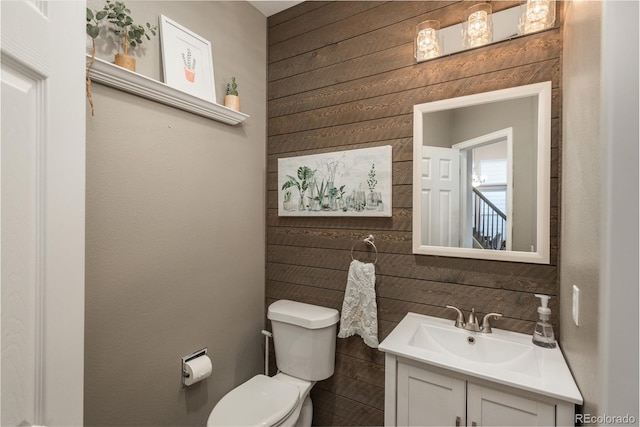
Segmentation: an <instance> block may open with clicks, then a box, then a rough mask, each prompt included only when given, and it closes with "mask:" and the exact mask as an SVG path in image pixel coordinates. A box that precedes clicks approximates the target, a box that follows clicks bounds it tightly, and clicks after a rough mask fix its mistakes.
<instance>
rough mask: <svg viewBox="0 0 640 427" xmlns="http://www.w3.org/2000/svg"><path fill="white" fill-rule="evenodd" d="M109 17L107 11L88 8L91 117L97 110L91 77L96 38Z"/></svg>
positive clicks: (88, 71)
mask: <svg viewBox="0 0 640 427" xmlns="http://www.w3.org/2000/svg"><path fill="white" fill-rule="evenodd" d="M106 16H107V11H106V10H98V11H93V10H91V9H89V8H87V35H88V36H89V37H90V38H91V59H90V60H89V63H88V64H87V75H86V78H85V80H86V82H85V85H86V90H87V99H88V100H89V106H90V107H91V115H92V116H93V115H94V113H95V109H94V106H93V98H92V97H91V76H90V71H91V67H93V63H94V62H95V61H96V38H98V36H99V35H100V21H102V20H103V19H104V18H105V17H106Z"/></svg>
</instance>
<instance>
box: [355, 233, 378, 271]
mask: <svg viewBox="0 0 640 427" xmlns="http://www.w3.org/2000/svg"><path fill="white" fill-rule="evenodd" d="M359 242H364V243H366V244H367V245H371V246H373V250H375V251H376V259H375V260H373V263H374V264H375V263H376V262H378V248H376V245H375V243H373V234H369V236H368V237H367V238H366V239H363V240H358V241H356V242H355V243H354V244H353V246H351V260H352V261H355V260H356V259H355V258H354V257H353V249H354V248H355V247H356V245H357V244H358V243H359Z"/></svg>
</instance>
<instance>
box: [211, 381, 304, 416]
mask: <svg viewBox="0 0 640 427" xmlns="http://www.w3.org/2000/svg"><path fill="white" fill-rule="evenodd" d="M312 386H313V383H311V382H309V381H303V380H299V379H297V378H293V377H290V376H288V375H286V374H283V373H278V374H277V375H276V376H274V377H268V376H266V375H256V376H255V377H253V378H251V379H250V380H249V381H247V382H245V383H243V384H241V385H240V386H238V387H236V388H235V389H233V390H231V391H230V392H229V393H227V394H226V395H225V396H224V397H223V398H222V400H220V402H218V404H217V405H216V406H215V408H214V410H213V411H211V414H210V415H209V419H208V420H207V426H270V427H276V426H277V427H290V426H304V425H311V415H312V414H311V411H310V409H311V408H310V405H311V398H310V397H309V391H310V390H311V387H312ZM305 405H306V407H305ZM303 408H304V409H305V410H303ZM307 418H308V419H307Z"/></svg>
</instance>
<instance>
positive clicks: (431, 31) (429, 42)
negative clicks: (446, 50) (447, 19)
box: [413, 20, 442, 62]
mask: <svg viewBox="0 0 640 427" xmlns="http://www.w3.org/2000/svg"><path fill="white" fill-rule="evenodd" d="M441 50H442V40H441V38H440V21H435V20H430V21H424V22H421V23H419V24H418V25H416V36H415V41H414V43H413V56H414V57H415V58H416V61H418V62H422V61H426V60H427V59H431V58H436V57H438V56H440V54H441V53H442V52H441Z"/></svg>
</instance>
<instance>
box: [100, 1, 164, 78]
mask: <svg viewBox="0 0 640 427" xmlns="http://www.w3.org/2000/svg"><path fill="white" fill-rule="evenodd" d="M104 11H106V12H107V14H106V16H105V17H106V19H107V21H108V22H109V23H110V24H112V25H113V28H112V29H111V30H112V31H113V33H114V34H115V36H116V38H117V39H118V45H119V47H118V50H119V52H118V53H117V54H116V57H115V61H114V63H115V64H116V65H119V66H121V67H123V68H126V69H128V70H131V71H135V70H136V59H135V58H134V57H133V56H131V55H129V48H130V47H132V48H135V47H136V46H139V45H141V44H142V37H143V36H144V37H145V38H146V39H147V40H151V37H150V36H149V33H151V34H152V35H154V36H155V35H156V30H157V29H158V26H152V25H151V24H149V23H148V22H147V23H146V24H145V25H146V28H145V27H144V26H142V25H139V24H135V23H134V22H133V18H132V17H131V10H130V9H129V8H127V6H126V5H125V4H124V2H121V1H116V2H112V1H111V0H107V4H105V6H104Z"/></svg>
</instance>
